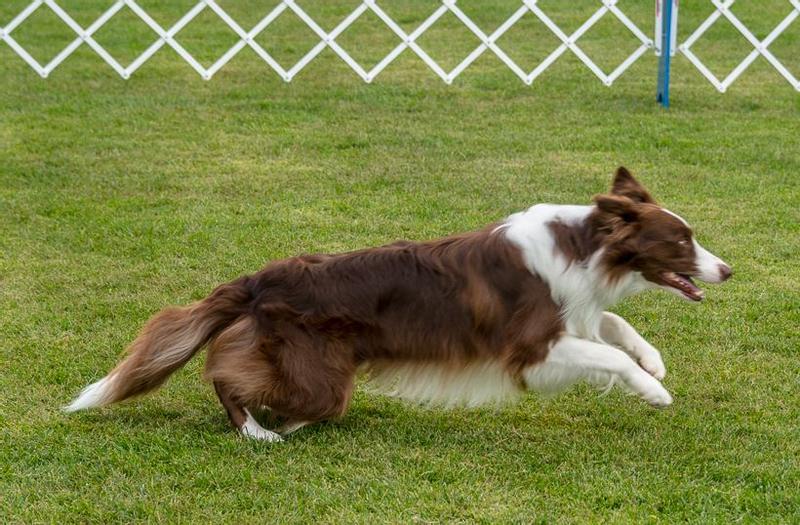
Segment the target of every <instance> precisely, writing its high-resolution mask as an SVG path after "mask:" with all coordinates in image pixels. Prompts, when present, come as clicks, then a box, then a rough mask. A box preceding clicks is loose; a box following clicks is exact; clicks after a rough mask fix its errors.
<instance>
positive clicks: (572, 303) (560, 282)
mask: <svg viewBox="0 0 800 525" xmlns="http://www.w3.org/2000/svg"><path fill="white" fill-rule="evenodd" d="M593 209H594V207H593V206H573V205H556V204H537V205H536V206H533V207H531V208H529V209H528V210H527V211H526V212H524V213H516V214H514V215H512V216H510V217H509V218H508V219H507V223H508V227H507V228H506V230H505V234H506V237H507V238H508V240H509V241H511V242H512V243H513V244H514V245H516V246H517V247H519V248H520V250H522V255H523V258H524V259H525V264H526V265H527V267H528V269H529V270H530V272H531V273H532V274H534V275H537V276H539V277H540V278H541V279H542V280H543V281H544V282H545V283H547V285H548V286H549V287H550V295H551V297H552V298H553V301H554V302H555V303H556V304H558V305H559V306H560V307H561V313H562V317H563V319H564V324H565V327H566V331H567V333H569V334H573V335H577V336H580V337H583V338H585V339H591V340H597V339H598V338H599V336H598V333H599V326H600V318H601V314H602V313H603V310H605V309H606V308H607V307H608V306H610V305H612V304H614V303H616V302H618V301H619V300H620V299H622V298H623V297H626V296H628V295H631V294H634V293H637V292H641V291H644V290H646V289H648V288H651V287H652V285H651V284H650V283H649V282H648V281H647V280H646V279H644V278H643V277H642V276H641V274H639V273H637V272H629V273H627V274H625V275H624V276H623V277H621V278H620V279H618V280H617V281H615V282H614V283H613V284H610V283H608V282H607V279H605V276H604V273H603V271H602V270H601V269H600V268H598V266H599V261H600V260H601V257H602V255H603V252H602V250H600V251H597V252H596V253H594V254H593V255H592V256H591V257H590V259H589V260H588V261H586V262H584V263H582V264H575V263H572V264H570V261H569V260H568V259H567V257H566V256H564V255H563V254H561V253H560V252H559V251H558V250H557V249H556V242H555V239H554V238H553V233H552V231H551V229H550V227H549V224H550V223H551V222H553V221H560V222H563V223H565V224H579V223H581V222H582V221H584V220H586V218H587V217H588V216H589V214H590V213H592V210H593Z"/></svg>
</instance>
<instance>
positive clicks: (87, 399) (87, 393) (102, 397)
mask: <svg viewBox="0 0 800 525" xmlns="http://www.w3.org/2000/svg"><path fill="white" fill-rule="evenodd" d="M111 380H112V377H111V376H106V377H104V378H103V379H101V380H100V381H97V382H96V383H92V384H91V385H89V386H87V387H86V388H84V389H83V390H82V391H81V393H80V394H78V397H77V398H75V400H74V401H73V402H72V403H70V404H69V405H67V406H65V407H64V412H77V411H78V410H85V409H87V408H94V407H99V406H103V405H104V404H105V403H106V399H107V398H108V392H109V390H110V389H111Z"/></svg>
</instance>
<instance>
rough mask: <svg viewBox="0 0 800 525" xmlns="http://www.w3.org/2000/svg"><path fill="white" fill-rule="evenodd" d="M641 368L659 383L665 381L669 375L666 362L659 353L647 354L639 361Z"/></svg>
mask: <svg viewBox="0 0 800 525" xmlns="http://www.w3.org/2000/svg"><path fill="white" fill-rule="evenodd" d="M639 366H641V367H642V368H643V369H644V371H645V372H647V373H648V374H650V375H651V376H653V377H655V378H656V379H658V380H659V381H661V380H662V379H664V377H666V375H667V367H665V366H664V361H663V360H662V359H661V356H660V355H659V354H658V352H653V353H650V354H647V355H645V356H644V357H642V358H641V359H639Z"/></svg>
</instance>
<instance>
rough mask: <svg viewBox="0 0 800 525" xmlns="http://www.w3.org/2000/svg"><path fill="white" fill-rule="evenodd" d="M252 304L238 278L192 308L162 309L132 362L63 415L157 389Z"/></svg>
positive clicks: (129, 359)
mask: <svg viewBox="0 0 800 525" xmlns="http://www.w3.org/2000/svg"><path fill="white" fill-rule="evenodd" d="M250 300H251V294H250V291H249V288H248V287H247V286H246V284H245V279H240V280H238V281H234V282H232V283H229V284H224V285H222V286H220V287H218V288H217V289H216V290H214V291H213V292H212V293H211V295H209V296H208V297H207V298H205V299H203V300H202V301H199V302H197V303H195V304H193V305H190V306H187V307H183V308H167V309H165V310H162V311H161V312H159V313H158V314H156V315H155V316H153V317H152V318H151V319H150V320H149V321H148V322H147V324H146V325H145V327H144V329H142V332H141V333H140V334H139V336H138V337H137V338H136V340H135V341H134V342H133V343H132V344H131V346H130V347H129V348H128V353H129V355H128V357H127V358H125V359H124V360H123V361H122V362H121V363H120V364H118V365H117V366H116V368H114V369H113V370H112V371H111V372H109V373H108V375H107V376H105V377H104V378H103V379H101V380H100V381H98V382H96V383H92V384H91V385H89V386H87V387H86V388H85V389H83V391H82V392H81V393H80V395H79V396H78V397H77V398H76V399H75V400H74V401H73V402H72V403H71V404H70V405H68V406H66V407H64V410H66V411H67V412H75V411H77V410H83V409H87V408H93V407H99V406H104V405H109V404H111V403H116V402H118V401H122V400H123V399H128V398H129V397H133V396H139V395H142V394H146V393H147V392H150V391H151V390H154V389H156V388H158V387H159V386H161V384H162V383H164V381H166V379H167V377H169V376H170V374H172V373H173V372H175V371H176V370H178V369H179V368H180V367H182V366H183V365H184V364H186V363H187V362H188V361H189V360H190V359H191V358H192V356H194V354H195V353H197V351H198V350H199V349H200V348H202V347H203V345H205V344H206V343H207V342H208V341H209V340H210V339H211V338H212V337H214V336H215V335H216V334H217V333H219V331H220V330H221V329H223V328H225V327H226V326H228V325H229V324H231V323H232V322H233V321H234V320H236V319H237V318H238V317H240V316H241V315H242V314H244V313H245V312H246V311H247V308H248V305H249V303H250Z"/></svg>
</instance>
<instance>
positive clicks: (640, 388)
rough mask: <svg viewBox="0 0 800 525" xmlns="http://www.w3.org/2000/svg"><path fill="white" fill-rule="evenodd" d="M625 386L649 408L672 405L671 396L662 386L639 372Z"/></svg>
mask: <svg viewBox="0 0 800 525" xmlns="http://www.w3.org/2000/svg"><path fill="white" fill-rule="evenodd" d="M627 384H628V387H630V389H631V390H633V391H634V392H636V393H637V394H639V397H641V398H642V399H644V400H645V401H646V402H647V403H648V404H649V405H651V406H654V407H658V408H661V407H666V406H669V405H671V404H672V396H671V395H670V393H669V392H667V389H666V388H664V385H662V384H661V382H659V381H658V380H657V379H656V378H654V377H653V376H651V375H648V374H645V373H644V372H642V371H641V370H640V371H638V373H636V374H635V375H634V376H633V377H632V378H631V379H630V380H628V381H627Z"/></svg>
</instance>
